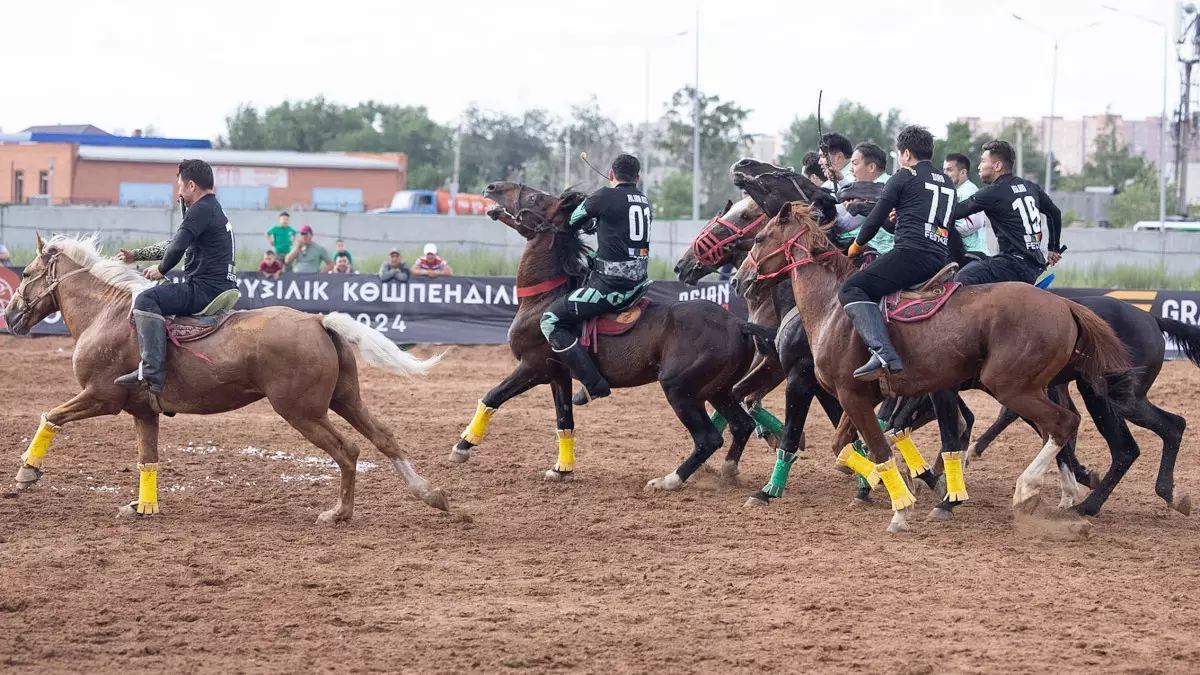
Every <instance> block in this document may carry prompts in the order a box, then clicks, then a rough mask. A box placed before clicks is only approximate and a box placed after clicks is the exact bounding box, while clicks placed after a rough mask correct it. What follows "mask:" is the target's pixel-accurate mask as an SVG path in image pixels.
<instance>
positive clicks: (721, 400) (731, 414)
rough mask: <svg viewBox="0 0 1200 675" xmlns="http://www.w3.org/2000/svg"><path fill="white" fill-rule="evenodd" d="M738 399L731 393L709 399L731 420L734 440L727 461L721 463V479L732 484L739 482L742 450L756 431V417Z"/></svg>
mask: <svg viewBox="0 0 1200 675" xmlns="http://www.w3.org/2000/svg"><path fill="white" fill-rule="evenodd" d="M737 400H738V399H736V398H734V397H733V396H731V395H728V394H721V395H718V396H714V397H713V398H712V400H710V401H709V402H710V403H712V405H713V407H714V408H716V409H717V412H720V413H721V415H723V416H724V417H725V419H726V420H728V421H729V431H730V434H731V435H732V436H733V442H731V443H730V444H729V451H728V452H726V453H725V463H724V464H722V465H721V479H722V480H723V481H725V482H726V483H729V484H732V485H736V484H737V479H738V474H739V473H741V471H740V470H739V469H738V464H739V463H740V462H741V461H742V450H744V449H745V448H746V441H748V440H750V435H751V434H752V433H754V419H753V418H752V417H751V416H750V415H749V414H748V413H747V412H746V411H745V410H744V409H743V408H742V406H740V405H738V403H737Z"/></svg>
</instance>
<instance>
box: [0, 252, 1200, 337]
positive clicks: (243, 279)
mask: <svg viewBox="0 0 1200 675" xmlns="http://www.w3.org/2000/svg"><path fill="white" fill-rule="evenodd" d="M20 277H21V268H12V267H0V307H3V306H5V305H7V304H8V301H9V299H10V298H11V297H12V294H13V293H14V292H15V291H16V289H17V286H18V285H19V283H20ZM238 290H239V291H241V294H242V299H241V300H240V301H239V302H238V305H237V308H238V309H257V308H260V307H270V306H275V305H283V306H287V307H292V308H294V309H299V310H301V311H305V312H313V313H320V314H327V313H329V312H343V313H346V314H349V315H350V316H351V317H353V318H354V319H355V320H357V321H359V322H360V323H363V324H366V325H369V326H371V327H373V328H375V329H376V330H378V331H379V332H381V333H383V334H384V335H386V336H388V337H389V338H391V339H392V340H393V341H395V342H398V343H413V344H418V343H421V344H463V345H470V344H504V343H506V342H507V341H508V327H509V325H511V324H512V320H513V317H514V316H516V313H517V297H516V291H517V289H516V280H515V279H513V278H511V277H442V278H438V279H419V278H418V279H413V280H411V281H409V282H407V283H396V282H381V281H379V279H378V278H377V277H375V276H373V275H369V274H292V275H287V276H285V277H283V278H282V279H280V280H279V281H273V280H267V279H263V278H262V275H260V274H258V273H254V272H246V273H241V274H239V275H238ZM1050 290H1051V291H1052V292H1054V293H1057V294H1058V295H1061V296H1063V297H1067V298H1077V297H1085V296H1096V295H1107V296H1109V297H1113V298H1117V299H1120V300H1124V301H1126V302H1129V303H1130V304H1132V305H1134V306H1135V307H1138V308H1139V309H1142V310H1145V311H1147V312H1151V313H1153V314H1154V315H1155V316H1164V317H1169V318H1172V319H1178V320H1179V321H1183V322H1185V323H1189V324H1200V292H1197V291H1129V290H1115V291H1113V290H1104V289H1095V288H1053V289H1050ZM647 296H648V297H649V298H650V299H651V300H652V301H654V302H657V303H672V302H680V301H683V300H708V301H710V302H715V303H717V304H719V305H722V306H724V307H725V308H726V309H728V310H730V311H731V312H733V313H735V314H737V315H738V316H741V317H743V318H744V317H745V316H746V304H745V302H744V301H743V300H742V299H741V298H739V297H737V295H735V294H733V293H731V292H730V288H729V285H728V284H726V283H719V282H709V283H702V284H700V285H699V286H687V285H684V284H681V283H679V282H677V281H655V282H654V283H652V284H650V289H649V290H648V291H647ZM3 328H4V321H3V318H2V317H0V329H3ZM33 333H34V334H35V335H66V334H67V330H66V326H64V325H63V323H62V319H61V317H60V316H59V315H58V314H53V315H51V316H49V317H47V318H46V320H45V321H43V322H41V323H40V324H38V325H37V326H35V327H34V329H33Z"/></svg>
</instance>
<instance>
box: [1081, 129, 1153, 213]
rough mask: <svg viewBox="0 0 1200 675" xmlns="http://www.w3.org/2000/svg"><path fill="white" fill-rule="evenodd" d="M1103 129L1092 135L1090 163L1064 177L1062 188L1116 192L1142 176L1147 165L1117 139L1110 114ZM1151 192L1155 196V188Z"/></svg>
mask: <svg viewBox="0 0 1200 675" xmlns="http://www.w3.org/2000/svg"><path fill="white" fill-rule="evenodd" d="M1104 129H1105V130H1104V132H1102V133H1101V134H1099V135H1098V136H1096V140H1095V142H1094V146H1093V148H1094V149H1093V151H1092V158H1091V160H1090V161H1089V162H1087V163H1086V164H1084V166H1083V171H1082V172H1080V174H1079V175H1078V176H1067V177H1066V178H1064V179H1063V181H1062V189H1064V190H1083V189H1084V188H1087V187H1096V186H1107V187H1112V188H1113V189H1115V190H1117V191H1120V190H1122V189H1124V188H1125V186H1126V185H1127V184H1129V183H1131V182H1132V181H1134V180H1137V179H1138V178H1143V177H1144V175H1145V172H1146V171H1147V167H1148V166H1149V165H1148V164H1147V162H1146V160H1145V159H1144V158H1142V157H1138V156H1136V155H1134V154H1133V153H1132V152H1131V151H1130V148H1129V145H1128V144H1126V143H1121V141H1120V138H1118V136H1117V124H1116V120H1115V118H1113V116H1112V114H1111V113H1106V115H1105V120H1104ZM1155 173H1156V175H1157V172H1155ZM1155 191H1156V193H1157V187H1156V188H1155ZM1156 199H1157V198H1156ZM1156 208H1157V207H1156Z"/></svg>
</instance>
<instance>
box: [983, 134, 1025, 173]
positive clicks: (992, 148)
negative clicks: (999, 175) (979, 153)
mask: <svg viewBox="0 0 1200 675" xmlns="http://www.w3.org/2000/svg"><path fill="white" fill-rule="evenodd" d="M983 151H984V152H986V153H988V154H989V155H991V156H992V158H993V159H998V160H1000V162H1001V163H1002V164H1004V170H1005V171H1012V168H1013V164H1014V163H1015V162H1016V161H1017V152H1016V151H1015V150H1013V146H1011V145H1009V143H1008V141H1002V140H1000V139H998V138H997V139H996V140H994V141H988V142H987V143H984V144H983Z"/></svg>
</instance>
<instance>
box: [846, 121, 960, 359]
mask: <svg viewBox="0 0 1200 675" xmlns="http://www.w3.org/2000/svg"><path fill="white" fill-rule="evenodd" d="M896 149H897V150H899V151H900V170H899V171H897V172H896V174H895V175H894V176H892V177H891V178H890V179H888V182H887V184H886V185H885V186H884V188H883V194H882V195H880V197H879V201H878V202H876V203H875V208H874V209H872V210H871V214H870V215H869V216H867V220H866V222H864V223H863V226H862V228H861V229H859V231H858V237H856V238H855V240H854V243H853V244H851V245H850V251H849V255H850V257H852V258H853V257H854V256H855V255H857V254H858V253H859V252H861V251H862V250H863V249H864V248H866V245H867V243H868V242H870V241H871V239H872V238H873V237H874V236H875V234H876V233H877V232H878V231H879V228H880V227H885V228H886V227H888V226H887V221H888V214H890V213H891V211H892V209H895V210H896V225H895V228H894V230H893V231H894V233H895V236H896V245H895V248H893V249H892V250H891V251H889V252H888V253H886V254H884V255H882V256H880V257H879V258H877V259H876V260H875V262H873V263H871V264H870V265H867V266H866V267H864V268H863V269H861V270H859V271H858V272H855V273H854V275H853V276H851V277H850V278H849V279H847V280H846V283H844V284H843V285H842V289H841V291H839V292H838V300H840V301H841V303H842V306H843V307H845V309H846V314H847V315H849V317H850V321H851V323H853V324H854V330H856V331H858V334H859V336H860V337H862V340H863V342H864V343H866V345H867V349H869V350H870V352H871V359H870V360H869V361H867V363H866V364H864V365H863V366H862V367H861V368H859V369H858V370H855V371H854V377H855V379H858V380H863V381H870V380H875V379H878V378H879V375H880V373H881V371H883V370H884V369H886V370H888V371H889V372H893V373H895V372H899V371H901V370H903V369H904V366H903V364H902V363H901V362H900V355H899V354H897V353H896V350H895V348H894V347H892V341H891V339H890V338H889V337H888V331H887V324H886V323H884V320H883V312H882V310H881V309H880V308H879V301H880V300H881V299H882V298H883V297H884V296H885V295H887V294H889V293H892V292H894V291H899V290H903V289H905V288H908V287H909V286H912V285H914V284H917V283H920V282H922V281H926V280H928V279H930V278H931V277H933V275H935V274H937V273H938V271H939V270H941V268H942V266H944V265H945V264H946V257H947V255H948V252H949V250H948V237H949V228H950V227H953V226H954V224H953V222H952V221H951V219H950V214H951V213H952V212H953V211H954V204H955V201H956V197H955V192H954V182H953V181H951V180H950V178H949V177H947V176H946V174H944V173H943V172H942V171H941V170H940V169H938V168H936V167H934V166H933V164H931V163H930V161H929V160H930V159H931V158H932V157H933V135H932V134H930V133H929V130H928V129H926V128H924V127H919V126H909V127H905V128H904V129H903V130H901V132H900V134H899V135H898V136H897V137H896Z"/></svg>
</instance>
